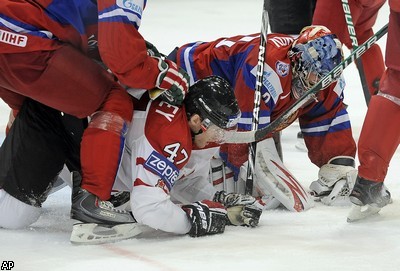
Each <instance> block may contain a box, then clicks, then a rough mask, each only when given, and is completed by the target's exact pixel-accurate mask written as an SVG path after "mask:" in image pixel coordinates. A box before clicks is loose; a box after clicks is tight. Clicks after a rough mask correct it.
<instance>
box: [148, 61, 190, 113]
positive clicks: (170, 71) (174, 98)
mask: <svg viewBox="0 0 400 271" xmlns="http://www.w3.org/2000/svg"><path fill="white" fill-rule="evenodd" d="M154 58H155V59H157V60H158V68H159V69H160V74H159V75H158V77H157V81H156V86H157V87H158V88H159V89H161V90H164V92H162V94H161V96H160V97H161V98H162V99H163V100H165V101H166V102H168V103H170V104H172V105H181V104H182V102H183V100H184V99H185V95H186V93H187V92H188V89H189V75H188V74H187V73H186V72H185V70H183V69H182V68H179V67H178V66H177V65H176V64H175V63H174V62H172V61H171V60H168V59H165V60H164V59H162V58H159V57H154Z"/></svg>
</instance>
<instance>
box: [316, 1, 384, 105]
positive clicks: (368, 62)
mask: <svg viewBox="0 0 400 271" xmlns="http://www.w3.org/2000/svg"><path fill="white" fill-rule="evenodd" d="M385 1H386V0H348V1H339V0H334V1H332V0H318V1H317V3H316V6H315V10H314V16H313V22H312V23H313V24H317V25H325V26H326V27H328V28H329V29H330V30H331V31H332V32H333V33H335V34H336V35H337V37H338V38H339V40H340V41H341V42H342V43H343V44H345V45H346V47H347V48H349V49H351V48H353V45H352V40H351V38H352V37H351V36H350V35H349V31H352V30H351V29H350V30H349V29H348V25H347V23H350V24H351V25H352V27H353V31H354V32H355V35H356V37H357V41H358V44H362V43H364V42H365V41H366V40H367V39H369V38H370V37H371V36H372V35H373V34H374V32H373V29H372V27H373V26H374V24H375V22H376V18H377V16H378V11H379V9H380V8H381V7H382V6H383V4H384V3H385ZM345 4H348V7H349V8H350V13H351V18H348V17H346V16H345V13H344V10H343V5H345ZM361 61H362V65H363V70H364V72H365V79H366V83H367V85H368V90H369V93H370V95H371V96H372V95H374V94H375V93H377V92H378V86H379V80H380V78H381V76H382V74H383V72H384V70H385V64H384V62H383V56H382V51H381V49H380V47H379V45H378V44H375V45H373V46H372V47H371V48H370V49H368V51H367V52H365V53H364V54H363V55H362V56H361ZM350 106H351V105H350Z"/></svg>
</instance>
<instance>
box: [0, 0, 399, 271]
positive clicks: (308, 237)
mask: <svg viewBox="0 0 400 271" xmlns="http://www.w3.org/2000/svg"><path fill="white" fill-rule="evenodd" d="M261 8H262V1H261V0H247V1H240V0H172V1H165V0H153V1H148V4H147V7H146V10H145V12H144V16H143V21H142V26H141V32H142V34H143V36H144V37H146V39H148V40H149V41H151V42H152V43H154V44H155V45H156V46H158V48H159V49H160V51H162V52H164V53H168V52H170V51H171V50H172V49H173V48H174V47H175V46H177V45H181V44H184V43H186V42H192V41H197V40H205V41H208V40H213V39H215V38H218V37H222V36H232V35H236V34H250V33H255V32H258V31H259V30H260V22H261ZM388 14H389V11H388V6H387V4H385V6H384V8H383V9H382V11H381V13H380V16H379V20H378V22H377V24H376V29H379V28H380V27H382V26H383V25H384V24H385V23H387V21H388ZM379 44H381V45H382V48H383V49H384V48H385V38H384V39H383V40H382V41H381V42H379ZM345 53H346V54H348V51H345ZM127 57H129V56H127ZM344 74H345V77H346V79H347V88H346V91H345V95H346V98H345V101H346V103H347V104H348V105H349V107H348V110H349V114H350V117H351V120H352V125H353V129H354V136H355V138H356V139H358V136H359V133H360V130H361V126H362V123H363V119H364V116H365V112H366V106H365V103H364V98H363V94H362V89H361V84H360V80H359V77H358V73H357V71H356V69H355V67H354V65H351V66H350V67H348V68H347V69H346V70H345V73H344ZM7 119H8V109H7V107H6V105H5V104H4V103H1V104H0V131H1V132H0V142H1V141H2V140H3V139H4V132H3V131H4V127H5V125H6V123H7ZM394 125H398V124H397V123H396V124H394ZM298 129H299V128H298V126H297V125H296V124H294V125H292V126H291V127H289V128H287V129H286V130H285V131H284V133H283V139H282V140H283V149H284V162H285V164H286V166H287V167H288V168H289V169H290V170H291V171H292V173H293V174H294V175H295V176H296V177H297V179H298V180H299V181H300V182H301V183H302V184H304V186H306V187H308V185H309V184H310V182H311V181H313V180H315V179H316V176H317V172H318V169H317V167H316V166H314V165H312V164H311V163H310V162H309V160H308V158H307V154H306V153H304V152H300V151H298V150H296V149H295V147H294V146H295V143H296V134H297V131H298ZM399 164H400V156H399V152H396V154H395V156H394V158H393V160H392V162H391V167H390V169H389V173H388V176H387V180H386V182H385V183H386V185H387V186H388V188H389V189H390V191H391V192H392V195H393V204H391V205H389V206H387V207H385V208H384V209H382V211H381V212H380V215H378V216H377V217H375V218H373V219H370V220H367V221H364V222H361V223H354V224H349V223H347V222H346V216H347V213H348V211H349V208H348V207H327V206H323V205H322V204H320V203H317V204H316V206H315V207H314V208H313V209H311V210H309V211H307V212H304V213H291V212H288V211H284V210H275V211H268V212H264V213H263V216H262V219H261V223H260V226H259V227H258V228H255V229H249V228H242V227H232V226H229V227H227V229H226V231H225V233H224V234H222V235H218V236H209V237H203V238H196V239H193V238H190V237H188V236H169V235H166V234H161V233H159V232H152V233H149V234H146V235H144V236H141V237H140V238H136V239H131V240H126V241H122V242H119V243H114V244H107V245H98V246H74V245H71V244H70V242H69V235H70V232H71V227H72V221H71V220H70V219H69V208H70V207H69V206H70V198H69V197H70V192H71V191H70V189H69V188H64V189H62V190H61V191H59V192H57V193H56V194H54V195H51V196H50V197H49V199H48V201H46V202H45V204H44V207H43V215H42V217H41V218H40V219H39V221H37V222H36V223H35V224H33V225H32V226H31V227H29V228H27V229H24V230H18V231H11V230H0V262H2V261H13V262H14V264H15V267H14V268H13V269H12V270H18V271H36V270H40V271H43V270H52V271H61V270H68V271H78V270H83V271H89V270H136V271H148V270H163V271H187V270H190V271H197V270H199V271H200V270H201V271H204V270H209V271H216V270H265V271H267V270H271V271H278V270H284V271H287V270H307V271H311V270H318V271H320V270H341V271H343V270H352V271H355V270H362V271H369V270H399V264H400V203H399V202H400V201H399V197H400V183H399V176H400V174H399V173H400V169H399V168H397V167H398V166H399Z"/></svg>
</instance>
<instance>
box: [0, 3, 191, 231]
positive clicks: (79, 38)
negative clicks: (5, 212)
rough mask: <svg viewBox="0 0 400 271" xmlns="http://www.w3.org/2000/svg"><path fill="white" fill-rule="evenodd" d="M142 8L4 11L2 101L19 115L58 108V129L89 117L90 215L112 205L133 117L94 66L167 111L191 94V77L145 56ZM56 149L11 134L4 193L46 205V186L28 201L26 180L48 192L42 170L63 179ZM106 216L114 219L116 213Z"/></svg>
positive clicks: (36, 6)
mask: <svg viewBox="0 0 400 271" xmlns="http://www.w3.org/2000/svg"><path fill="white" fill-rule="evenodd" d="M145 3H146V1H143V0H132V1H119V0H104V1H98V2H97V1H92V0H70V1H64V0H38V1H28V0H18V1H10V0H3V1H1V2H0V18H1V19H0V70H1V72H0V97H1V98H2V99H3V100H4V101H5V102H6V103H7V104H8V105H9V106H10V107H11V108H12V109H13V110H19V109H20V108H21V106H22V105H23V103H24V102H26V100H27V99H32V100H34V101H37V102H39V103H41V104H43V105H45V106H48V107H50V108H54V109H56V110H58V111H59V113H58V114H59V117H56V118H59V119H58V120H57V121H60V123H62V118H63V116H64V115H67V114H69V115H72V116H75V117H77V118H86V117H87V116H90V119H91V121H90V123H89V125H88V128H87V129H86V130H85V133H84V135H83V138H82V144H81V165H82V173H83V180H82V188H83V189H84V190H85V191H86V194H85V195H82V196H83V197H86V198H87V200H88V201H90V202H91V203H92V205H93V206H92V207H93V209H95V208H99V202H101V201H105V200H108V199H109V197H110V191H111V190H110V189H111V187H112V183H113V181H114V178H115V174H116V171H117V167H118V161H119V156H120V154H121V151H122V149H121V146H123V142H124V136H125V132H126V127H127V124H128V123H129V121H130V119H131V116H132V109H133V108H132V103H131V100H130V98H129V97H128V94H127V93H126V92H125V90H124V89H123V88H122V87H121V86H120V85H119V84H118V83H117V82H116V80H115V78H114V77H113V76H110V73H108V72H107V71H106V70H105V69H103V68H101V66H100V65H98V64H97V63H95V61H93V60H100V59H101V60H102V61H103V62H104V63H105V65H106V66H107V68H108V69H110V70H111V71H112V73H113V74H114V75H115V76H116V78H117V80H119V81H120V82H121V83H122V84H125V85H129V86H130V87H134V88H144V89H152V88H155V87H157V88H160V89H162V90H164V93H163V95H162V97H163V98H165V99H167V100H168V101H169V102H170V103H176V104H179V103H181V102H182V100H183V98H184V96H185V93H186V91H187V89H188V82H187V81H188V79H187V74H186V73H185V72H184V71H182V70H180V69H178V68H177V67H176V65H175V63H172V62H171V61H168V60H162V59H160V58H157V57H151V56H149V55H148V54H147V50H146V44H145V41H144V39H143V37H142V36H141V35H140V33H139V32H138V28H139V26H140V23H141V18H142V12H143V9H144V7H145ZM31 109H32V108H31ZM43 112H44V111H43ZM38 115H40V114H38ZM25 120H26V121H27V122H29V121H30V119H29V118H27V119H25ZM16 121H18V117H17V120H16ZM32 125H35V124H33V123H32ZM52 128H54V126H50V127H49V129H52ZM72 136H73V135H72ZM28 143H31V144H28ZM53 144H54V145H55V144H56V143H55V142H48V141H46V137H44V136H40V134H39V133H38V134H36V135H35V136H33V135H32V134H31V135H28V134H24V133H23V130H16V129H13V128H11V130H10V132H9V134H8V135H7V137H6V139H5V141H4V143H3V145H2V148H1V149H0V188H2V191H3V190H4V192H6V193H7V194H10V195H11V196H13V197H15V198H17V199H21V200H23V202H24V203H25V204H28V205H32V206H40V205H41V203H42V202H41V201H42V200H41V199H42V196H45V195H44V194H45V191H47V187H40V186H38V187H36V189H34V190H32V195H25V196H26V197H25V196H23V194H24V193H25V192H24V191H25V189H26V188H27V187H25V186H24V185H23V183H24V181H23V180H22V179H24V176H28V178H29V179H30V180H34V181H35V182H38V183H41V182H42V181H41V180H40V178H42V177H43V174H42V173H43V172H41V171H42V170H47V171H48V172H47V173H46V174H45V175H46V178H49V180H52V179H53V178H54V177H55V176H57V174H58V172H59V171H60V170H61V169H62V167H63V164H64V161H63V159H62V157H61V159H60V160H55V159H53V153H54V151H55V148H54V145H53ZM38 150H40V152H39V151H38ZM64 152H65V153H68V148H65V149H64ZM64 160H65V158H64ZM49 161H51V163H49ZM21 172H23V173H21ZM22 175H24V176H22ZM11 184H12V185H11ZM21 191H22V192H21ZM105 206H106V205H105ZM107 206H109V205H107ZM108 211H109V212H110V213H111V214H112V213H113V209H112V207H110V208H108ZM99 213H100V212H99ZM112 216H113V215H112ZM112 216H111V217H112ZM106 217H107V216H104V217H103V219H106ZM119 217H120V218H121V220H120V221H119V222H122V221H123V222H127V221H133V219H132V218H131V217H130V215H129V214H127V213H126V214H120V216H119ZM123 217H124V218H123ZM114 222H116V223H117V222H118V221H117V219H116V221H114Z"/></svg>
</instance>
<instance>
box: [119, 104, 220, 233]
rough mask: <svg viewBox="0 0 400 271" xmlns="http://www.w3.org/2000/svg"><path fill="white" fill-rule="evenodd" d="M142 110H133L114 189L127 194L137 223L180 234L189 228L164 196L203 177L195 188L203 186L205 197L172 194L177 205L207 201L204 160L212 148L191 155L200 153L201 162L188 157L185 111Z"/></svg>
mask: <svg viewBox="0 0 400 271" xmlns="http://www.w3.org/2000/svg"><path fill="white" fill-rule="evenodd" d="M146 102H147V101H146ZM143 109H144V110H140V105H139V106H138V105H135V111H134V116H133V121H132V125H131V126H130V128H129V130H128V133H127V136H126V139H125V148H124V152H123V155H122V158H121V164H120V168H119V170H118V173H117V178H116V182H115V186H114V188H115V189H116V190H125V191H131V209H132V213H133V215H134V217H135V218H136V220H137V221H138V222H139V223H142V224H144V225H148V226H150V227H152V228H154V229H159V230H163V231H166V232H172V233H177V234H186V233H187V232H189V230H190V228H191V223H190V221H189V219H188V218H187V215H186V213H185V212H184V211H183V210H182V208H181V207H180V206H179V205H178V204H176V203H174V202H173V201H172V200H171V197H170V192H171V191H174V190H173V189H172V187H174V185H176V183H177V182H180V181H182V180H183V181H184V180H188V176H191V177H190V179H191V178H192V176H193V177H195V176H197V177H198V176H200V175H202V174H204V179H203V181H202V182H201V183H202V184H203V185H206V186H208V189H205V191H206V193H205V195H204V194H203V195H194V196H190V194H191V191H189V190H184V189H183V191H180V192H178V193H174V194H176V195H178V198H179V197H181V198H182V199H185V200H184V201H183V203H189V202H193V201H190V200H191V199H196V200H202V199H204V198H201V197H203V196H206V197H207V199H210V198H211V197H212V196H213V194H214V192H215V191H214V190H213V188H212V185H211V184H209V183H208V180H207V177H208V170H209V161H210V158H211V157H209V156H210V155H211V156H212V155H213V154H214V153H215V152H216V151H218V148H217V147H214V148H211V149H204V151H201V150H199V151H194V152H193V153H196V152H199V153H201V152H204V153H206V154H207V155H206V157H203V159H202V158H201V157H200V156H199V155H195V156H193V157H191V155H192V148H193V146H192V135H191V132H190V129H189V127H188V122H187V116H186V112H185V110H184V109H183V108H181V107H176V106H172V105H169V104H168V103H165V102H162V101H153V102H152V101H150V102H148V103H147V104H146V106H145V107H144V108H143ZM189 157H191V159H190V162H189ZM207 159H208V160H207ZM188 162H189V163H188ZM185 165H187V166H186V167H185V168H183V167H184V166H185ZM205 168H206V171H204V169H205ZM200 169H203V170H201V171H200ZM197 177H196V178H197ZM179 178H180V181H178V179H179ZM184 182H185V181H184ZM184 182H183V183H184ZM187 183H188V184H189V182H187ZM210 187H211V188H210ZM197 189H199V190H201V189H200V187H199V188H197ZM177 191H178V190H177ZM179 195H182V196H179ZM175 198H176V197H175ZM187 200H189V201H187Z"/></svg>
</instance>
